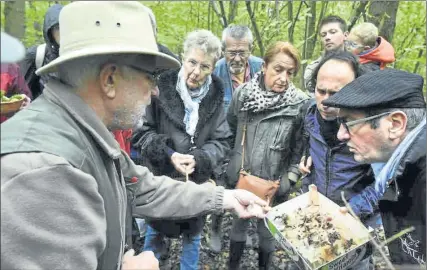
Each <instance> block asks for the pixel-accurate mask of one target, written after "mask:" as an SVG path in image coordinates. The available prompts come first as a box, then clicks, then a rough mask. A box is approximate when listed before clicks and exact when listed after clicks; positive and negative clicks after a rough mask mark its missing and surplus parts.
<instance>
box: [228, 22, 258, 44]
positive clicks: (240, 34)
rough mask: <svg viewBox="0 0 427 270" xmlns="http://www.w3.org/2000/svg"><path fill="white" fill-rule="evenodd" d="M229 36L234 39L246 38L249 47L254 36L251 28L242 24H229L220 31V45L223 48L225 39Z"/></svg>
mask: <svg viewBox="0 0 427 270" xmlns="http://www.w3.org/2000/svg"><path fill="white" fill-rule="evenodd" d="M228 37H230V38H233V39H236V40H243V39H246V40H247V41H248V43H249V49H251V48H252V43H253V42H254V37H253V35H252V31H251V29H249V27H247V26H244V25H229V26H227V28H225V29H224V30H223V31H222V46H223V49H225V40H226V39H227V38H228Z"/></svg>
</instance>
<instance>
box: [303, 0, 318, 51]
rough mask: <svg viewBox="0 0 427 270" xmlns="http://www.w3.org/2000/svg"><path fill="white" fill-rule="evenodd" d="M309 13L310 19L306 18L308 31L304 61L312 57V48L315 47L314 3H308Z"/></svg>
mask: <svg viewBox="0 0 427 270" xmlns="http://www.w3.org/2000/svg"><path fill="white" fill-rule="evenodd" d="M310 13H311V17H307V20H308V22H307V23H308V29H307V38H308V39H306V42H307V43H306V46H307V49H306V51H305V52H306V53H305V58H304V59H310V58H311V56H312V55H313V51H314V46H315V45H316V43H315V41H316V39H315V38H316V34H317V33H316V32H315V31H316V1H311V2H310Z"/></svg>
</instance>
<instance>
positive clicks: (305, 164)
mask: <svg viewBox="0 0 427 270" xmlns="http://www.w3.org/2000/svg"><path fill="white" fill-rule="evenodd" d="M312 164H313V160H312V159H311V156H309V157H308V158H307V161H306V160H305V156H303V157H302V158H301V161H300V163H299V166H298V169H299V171H300V172H301V173H302V174H303V175H307V174H309V173H311V171H310V169H311V165H312Z"/></svg>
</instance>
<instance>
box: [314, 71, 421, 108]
mask: <svg viewBox="0 0 427 270" xmlns="http://www.w3.org/2000/svg"><path fill="white" fill-rule="evenodd" d="M423 84H424V80H423V77H421V76H420V75H417V74H414V73H409V72H406V71H402V70H397V69H386V70H377V71H373V72H369V73H366V74H364V75H362V76H360V77H358V78H357V79H356V80H354V81H352V82H351V83H349V84H347V85H346V86H344V87H343V88H342V89H341V90H340V91H338V92H337V93H336V94H334V95H333V96H332V97H330V98H328V99H326V100H324V101H323V102H322V103H323V105H326V106H330V107H337V108H346V109H367V108H425V107H426V102H425V99H424V96H423Z"/></svg>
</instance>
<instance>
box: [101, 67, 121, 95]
mask: <svg viewBox="0 0 427 270" xmlns="http://www.w3.org/2000/svg"><path fill="white" fill-rule="evenodd" d="M119 77H120V74H119V69H118V66H117V65H116V64H106V65H104V66H103V67H102V68H101V72H100V73H99V83H100V85H101V89H102V92H103V93H104V94H105V96H107V97H108V98H110V99H114V98H115V97H116V94H117V83H118V81H119Z"/></svg>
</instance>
